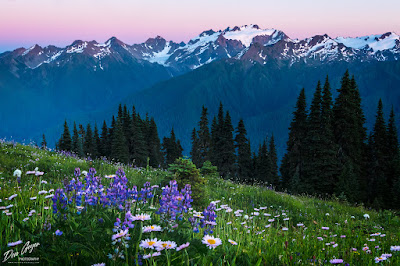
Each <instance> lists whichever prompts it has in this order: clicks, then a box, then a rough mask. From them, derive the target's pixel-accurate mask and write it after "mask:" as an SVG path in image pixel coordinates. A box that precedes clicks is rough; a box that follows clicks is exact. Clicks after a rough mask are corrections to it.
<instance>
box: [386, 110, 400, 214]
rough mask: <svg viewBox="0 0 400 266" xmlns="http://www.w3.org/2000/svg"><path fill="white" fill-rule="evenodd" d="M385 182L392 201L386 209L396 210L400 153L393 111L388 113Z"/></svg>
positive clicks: (398, 203) (399, 197)
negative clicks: (389, 190)
mask: <svg viewBox="0 0 400 266" xmlns="http://www.w3.org/2000/svg"><path fill="white" fill-rule="evenodd" d="M387 148H388V151H387V158H388V162H387V173H386V175H387V182H388V185H389V187H391V188H392V189H391V192H392V195H393V196H394V200H393V202H392V203H391V204H389V205H388V206H387V207H393V208H396V206H397V208H398V206H400V153H399V139H398V134H397V127H396V119H395V116H394V110H393V106H392V110H391V112H390V117H389V122H388V132H387Z"/></svg>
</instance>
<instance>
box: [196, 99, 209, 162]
mask: <svg viewBox="0 0 400 266" xmlns="http://www.w3.org/2000/svg"><path fill="white" fill-rule="evenodd" d="M207 116H208V111H207V108H205V107H204V106H203V107H202V111H201V118H200V122H199V131H198V132H197V134H198V136H199V142H198V145H199V150H200V160H199V162H198V163H199V165H197V164H196V166H198V167H200V166H202V165H203V163H204V162H205V161H208V160H210V156H209V153H210V141H211V137H210V130H209V128H208V118H207Z"/></svg>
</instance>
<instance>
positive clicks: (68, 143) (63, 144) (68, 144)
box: [59, 120, 72, 151]
mask: <svg viewBox="0 0 400 266" xmlns="http://www.w3.org/2000/svg"><path fill="white" fill-rule="evenodd" d="M59 149H60V150H64V151H70V150H71V149H72V140H71V134H70V132H69V128H68V123H67V120H65V122H64V133H63V134H62V136H61V139H60V145H59Z"/></svg>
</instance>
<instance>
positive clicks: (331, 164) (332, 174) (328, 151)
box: [318, 76, 340, 194]
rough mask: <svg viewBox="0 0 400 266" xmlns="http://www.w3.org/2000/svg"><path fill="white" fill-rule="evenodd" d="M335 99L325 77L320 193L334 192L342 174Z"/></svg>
mask: <svg viewBox="0 0 400 266" xmlns="http://www.w3.org/2000/svg"><path fill="white" fill-rule="evenodd" d="M332 107H333V100H332V93H331V87H330V84H329V79H328V76H327V77H326V79H325V84H324V88H323V95H322V103H321V136H322V138H321V147H320V155H319V156H320V157H319V158H318V161H319V165H320V168H319V170H318V175H319V180H320V181H319V182H321V183H320V184H321V185H320V187H319V193H328V194H332V193H333V192H334V190H335V184H336V182H337V180H338V176H339V174H340V165H339V161H338V158H337V156H336V153H337V150H338V147H337V145H336V142H335V136H334V133H333V126H332V123H333V121H332V120H333V110H332Z"/></svg>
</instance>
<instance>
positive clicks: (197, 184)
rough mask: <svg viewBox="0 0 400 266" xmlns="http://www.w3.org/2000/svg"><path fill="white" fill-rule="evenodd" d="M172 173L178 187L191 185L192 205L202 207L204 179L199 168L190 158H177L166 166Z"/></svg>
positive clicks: (204, 197)
mask: <svg viewBox="0 0 400 266" xmlns="http://www.w3.org/2000/svg"><path fill="white" fill-rule="evenodd" d="M168 170H169V171H170V172H172V173H173V175H174V176H173V179H175V180H176V182H177V183H178V187H182V188H183V187H184V186H185V185H186V184H189V185H191V188H192V199H193V204H194V206H197V207H204V205H205V203H206V202H207V201H206V199H207V198H206V195H205V190H204V186H205V179H204V178H203V177H201V176H200V171H199V169H197V168H196V165H195V164H194V163H193V162H192V161H191V160H190V159H183V158H179V159H177V160H176V161H175V163H174V164H171V165H170V167H169V168H168Z"/></svg>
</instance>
